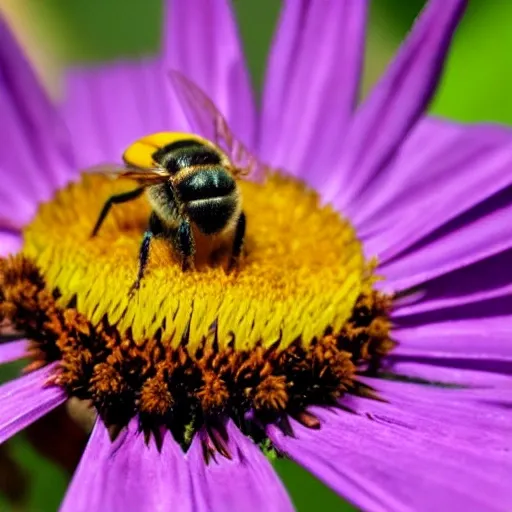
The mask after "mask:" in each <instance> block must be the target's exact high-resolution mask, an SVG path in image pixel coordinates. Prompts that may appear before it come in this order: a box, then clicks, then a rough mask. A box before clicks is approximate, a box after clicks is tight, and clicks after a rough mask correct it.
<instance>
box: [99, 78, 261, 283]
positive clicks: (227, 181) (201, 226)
mask: <svg viewBox="0 0 512 512" xmlns="http://www.w3.org/2000/svg"><path fill="white" fill-rule="evenodd" d="M171 79H172V81H173V85H174V89H175V91H176V92H177V94H178V98H179V99H180V100H181V102H182V106H183V107H184V109H185V113H186V114H187V117H188V118H189V122H190V123H191V125H192V126H193V127H196V128H197V129H198V131H201V132H202V133H205V134H206V135H207V136H208V135H209V136H210V138H206V137H202V136H199V135H197V134H194V133H183V132H160V133H154V134H151V135H147V136H144V137H142V138H140V139H139V140H137V141H135V142H134V143H133V144H131V145H130V146H129V147H128V148H127V149H126V151H125V152H124V154H123V161H124V163H125V167H124V168H123V169H122V170H121V172H119V173H118V174H117V176H120V177H125V178H131V179H133V180H135V181H136V182H137V183H138V185H139V186H138V187H137V188H135V189H133V190H131V191H128V192H124V193H121V194H116V195H113V196H111V197H110V198H109V199H108V200H107V201H106V202H105V204H104V206H103V208H102V210H101V212H100V214H99V217H98V219H97V222H96V224H95V226H94V228H93V230H92V236H93V237H94V236H96V234H97V233H98V232H99V230H100V228H101V225H102V223H103V221H104V220H105V218H106V216H107V215H108V213H109V211H110V209H111V208H112V207H113V206H114V205H116V204H122V203H126V202H128V201H132V200H134V199H137V198H138V197H140V196H141V195H142V194H143V193H144V192H145V193H146V196H147V199H148V201H149V204H150V206H151V215H150V217H149V221H148V227H147V229H146V231H145V232H144V235H143V237H142V242H141V245H140V250H139V267H138V272H137V278H136V280H135V283H134V285H133V287H132V291H133V290H134V289H138V288H139V287H140V283H141V280H142V278H143V276H144V272H145V270H146V266H147V263H148V259H149V252H150V244H151V240H152V239H153V238H154V237H159V238H163V239H165V240H167V241H168V242H169V243H170V245H171V246H172V248H173V249H174V251H175V253H176V255H177V256H178V257H179V259H180V261H181V265H182V269H183V270H184V271H186V270H191V269H194V266H195V265H194V259H195V255H196V249H197V242H198V241H200V242H201V244H202V245H206V246H208V242H212V241H213V242H214V243H213V244H210V245H211V246H212V247H220V248H223V249H226V250H227V251H229V263H228V269H232V268H234V267H235V266H236V265H237V264H238V261H239V258H240V256H241V253H242V249H243V245H244V239H245V231H246V218H245V214H244V212H243V208H242V195H241V193H240V189H239V187H238V185H237V181H238V180H239V179H240V177H241V176H244V175H247V174H250V173H252V172H253V171H256V170H257V168H258V162H257V160H256V158H255V157H254V156H253V155H252V154H251V153H250V152H249V151H248V150H247V149H246V148H245V146H243V145H242V144H241V143H240V142H238V141H237V140H236V139H235V138H234V136H233V135H232V134H231V131H230V129H229V127H228V125H227V122H226V120H225V119H224V118H223V117H222V115H221V114H220V112H219V110H218V109H217V107H216V106H215V105H214V104H213V102H212V101H211V100H210V99H209V98H208V97H207V96H206V94H205V93H204V92H203V91H202V90H201V89H199V87H197V86H196V85H195V84H194V83H193V82H191V81H189V80H188V79H187V78H185V77H184V76H183V75H181V74H180V73H178V72H176V71H174V72H171ZM255 174H256V173H255Z"/></svg>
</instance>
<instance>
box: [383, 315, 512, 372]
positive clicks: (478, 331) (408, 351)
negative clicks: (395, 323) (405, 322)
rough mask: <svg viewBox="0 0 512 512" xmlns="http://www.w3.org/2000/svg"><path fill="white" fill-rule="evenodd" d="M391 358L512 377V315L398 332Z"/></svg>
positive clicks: (460, 321)
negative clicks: (491, 372)
mask: <svg viewBox="0 0 512 512" xmlns="http://www.w3.org/2000/svg"><path fill="white" fill-rule="evenodd" d="M393 337H394V338H395V339H396V340H397V341H398V342H399V344H398V346H397V347H396V348H395V349H394V350H393V352H392V354H391V356H390V357H391V359H393V360H394V359H397V358H398V359H402V360H404V359H409V360H415V361H425V362H431V363H432V364H434V363H437V364H439V365H442V366H451V367H454V368H473V369H475V370H478V369H480V370H485V371H495V372H501V373H510V374H512V322H511V317H510V316H498V317H494V318H471V319H467V320H459V321H448V322H438V323H432V324H426V325H420V326H418V327H409V328H405V329H396V330H395V331H394V332H393Z"/></svg>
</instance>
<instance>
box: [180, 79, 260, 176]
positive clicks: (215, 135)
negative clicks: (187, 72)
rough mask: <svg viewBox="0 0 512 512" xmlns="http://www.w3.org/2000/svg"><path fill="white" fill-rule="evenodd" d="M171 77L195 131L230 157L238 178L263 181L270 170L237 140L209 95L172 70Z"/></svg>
mask: <svg viewBox="0 0 512 512" xmlns="http://www.w3.org/2000/svg"><path fill="white" fill-rule="evenodd" d="M170 77H171V82H172V85H173V87H174V90H175V91H176V94H177V95H178V99H179V100H180V102H181V106H182V107H183V109H184V111H185V115H186V116H187V119H188V121H189V123H190V124H191V126H192V129H193V131H194V132H196V133H197V134H198V135H201V136H202V137H204V138H206V139H208V140H211V141H212V142H214V143H215V144H217V145H218V146H219V147H220V148H221V149H222V150H223V151H224V152H225V153H226V154H227V155H228V156H229V158H230V160H231V161H232V162H233V164H234V165H235V169H233V172H234V174H235V175H236V176H244V175H248V174H250V175H251V178H254V179H257V178H261V177H262V175H263V174H264V172H265V170H266V166H265V165H264V164H262V163H261V162H260V161H259V160H258V158H257V157H256V156H255V155H253V154H252V153H251V152H250V151H249V150H248V149H247V147H246V146H245V145H244V144H242V143H241V142H240V141H239V140H237V139H236V138H235V136H234V135H233V134H232V133H231V130H230V128H229V125H228V123H227V121H226V119H225V118H224V116H223V115H222V114H221V113H220V112H219V109H218V108H217V107H216V105H215V104H214V103H213V101H212V100H211V99H210V98H209V97H208V95H207V94H206V93H205V92H204V91H203V90H202V89H201V88H200V87H199V86H197V85H196V84H195V83H194V82H192V81H191V80H189V79H188V78H187V77H186V76H184V75H183V74H181V73H180V72H179V71H176V70H172V71H171V72H170Z"/></svg>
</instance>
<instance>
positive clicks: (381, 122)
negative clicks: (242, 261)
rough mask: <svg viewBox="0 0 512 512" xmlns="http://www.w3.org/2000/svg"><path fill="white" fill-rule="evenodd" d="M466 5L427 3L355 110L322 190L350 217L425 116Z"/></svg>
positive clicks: (453, 0) (450, 0) (440, 0)
mask: <svg viewBox="0 0 512 512" xmlns="http://www.w3.org/2000/svg"><path fill="white" fill-rule="evenodd" d="M465 5H466V1H465V0H431V1H430V2H429V3H428V5H427V7H426V8H425V9H424V11H423V13H422V14H421V16H420V18H419V19H418V21H417V22H416V24H415V26H414V27H413V29H412V31H411V34H410V35H409V37H408V38H407V40H406V41H405V43H404V45H403V46H402V48H401V50H400V52H399V53H398V55H397V57H396V58H395V60H394V61H393V63H392V64H391V66H390V68H389V69H388V71H387V72H386V73H385V75H384V77H383V78H382V79H381V81H380V82H379V84H378V85H377V86H376V87H375V88H374V90H373V92H372V93H371V95H370V96H369V98H368V99H367V100H366V101H365V102H364V103H363V105H362V106H361V107H360V109H359V110H358V112H357V114H356V117H355V120H354V122H353V124H352V125H351V127H350V130H349V131H348V133H347V136H346V137H345V140H344V141H343V146H342V148H341V153H340V154H341V155H342V158H341V160H340V162H339V166H340V169H341V171H342V172H338V173H336V175H333V176H332V179H331V180H329V182H328V183H327V184H326V186H325V199H326V201H329V202H330V201H335V204H336V206H338V207H341V208H342V209H343V211H346V212H348V213H349V214H351V213H352V211H355V210H356V209H357V205H356V202H357V198H358V196H359V194H360V193H361V191H363V190H365V188H366V187H367V185H368V184H369V183H371V181H372V180H373V179H375V178H376V176H378V174H379V173H380V172H381V170H382V169H383V168H385V166H386V165H389V163H390V162H391V160H392V159H393V158H394V157H395V155H396V153H397V151H398V150H399V148H400V147H401V145H402V143H403V141H404V139H405V138H406V137H407V135H408V134H409V132H410V131H411V130H412V128H413V127H414V126H415V124H416V122H417V121H418V119H419V118H420V117H421V115H422V114H423V113H424V112H425V109H426V108H427V106H428V104H429V102H430V100H431V98H432V96H433V94H434V92H435V89H436V86H437V83H438V81H439V77H440V75H441V71H442V68H443V64H444V60H445V57H446V54H447V51H448V48H449V45H450V41H451V38H452V36H453V33H454V30H455V28H456V26H457V23H458V21H459V19H460V17H461V15H462V13H463V11H464V7H465Z"/></svg>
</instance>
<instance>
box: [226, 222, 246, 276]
mask: <svg viewBox="0 0 512 512" xmlns="http://www.w3.org/2000/svg"><path fill="white" fill-rule="evenodd" d="M244 240H245V213H244V212H242V213H241V214H240V217H238V220H237V222H236V228H235V236H234V238H233V247H232V250H231V259H230V261H229V270H231V269H232V268H233V267H235V266H236V264H237V263H238V260H239V258H240V254H241V253H242V249H243V247H244Z"/></svg>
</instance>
